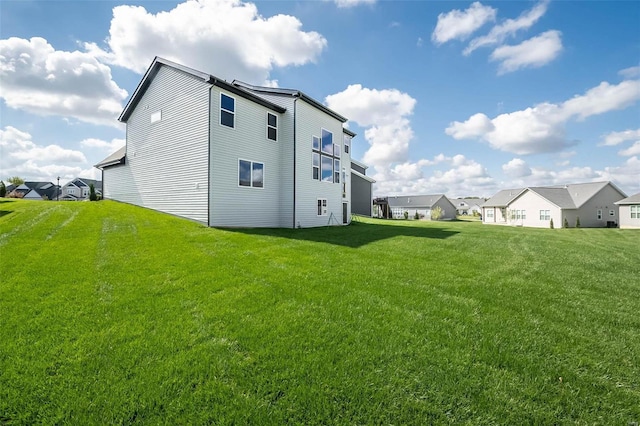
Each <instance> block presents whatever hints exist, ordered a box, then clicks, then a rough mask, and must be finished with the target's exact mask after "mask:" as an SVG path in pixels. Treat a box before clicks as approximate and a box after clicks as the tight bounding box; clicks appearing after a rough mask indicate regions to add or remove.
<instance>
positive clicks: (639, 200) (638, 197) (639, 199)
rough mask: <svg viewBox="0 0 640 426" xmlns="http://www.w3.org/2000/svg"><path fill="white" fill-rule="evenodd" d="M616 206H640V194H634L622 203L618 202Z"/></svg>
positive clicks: (621, 201)
mask: <svg viewBox="0 0 640 426" xmlns="http://www.w3.org/2000/svg"><path fill="white" fill-rule="evenodd" d="M614 204H618V205H623V206H624V205H627V204H640V192H638V193H637V194H633V195H632V196H630V197H627V198H624V199H622V200H620V201H616V202H615V203H614Z"/></svg>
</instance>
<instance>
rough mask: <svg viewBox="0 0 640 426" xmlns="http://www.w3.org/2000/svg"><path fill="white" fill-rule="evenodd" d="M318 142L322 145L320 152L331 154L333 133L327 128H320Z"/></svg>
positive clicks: (332, 151)
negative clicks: (320, 134)
mask: <svg viewBox="0 0 640 426" xmlns="http://www.w3.org/2000/svg"><path fill="white" fill-rule="evenodd" d="M320 144H321V146H322V152H324V153H326V154H329V155H332V154H333V153H334V150H333V133H331V132H330V131H328V130H325V129H322V137H321V138H320Z"/></svg>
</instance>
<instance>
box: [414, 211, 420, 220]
mask: <svg viewBox="0 0 640 426" xmlns="http://www.w3.org/2000/svg"><path fill="white" fill-rule="evenodd" d="M413 218H414V219H415V220H419V219H420V214H419V213H418V210H416V214H414V215H413Z"/></svg>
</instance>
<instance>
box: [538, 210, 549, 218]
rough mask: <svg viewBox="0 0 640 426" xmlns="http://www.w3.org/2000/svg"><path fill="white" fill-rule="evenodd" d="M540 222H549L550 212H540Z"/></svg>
mask: <svg viewBox="0 0 640 426" xmlns="http://www.w3.org/2000/svg"><path fill="white" fill-rule="evenodd" d="M540 220H551V211H550V210H540Z"/></svg>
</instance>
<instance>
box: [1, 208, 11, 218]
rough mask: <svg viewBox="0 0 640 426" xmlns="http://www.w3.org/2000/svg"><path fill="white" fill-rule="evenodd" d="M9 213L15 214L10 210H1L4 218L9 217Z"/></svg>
mask: <svg viewBox="0 0 640 426" xmlns="http://www.w3.org/2000/svg"><path fill="white" fill-rule="evenodd" d="M9 213H13V212H12V211H10V210H0V217H2V216H6V215H8V214H9Z"/></svg>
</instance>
